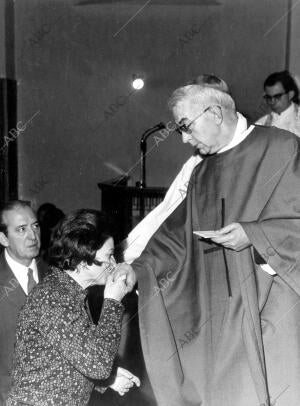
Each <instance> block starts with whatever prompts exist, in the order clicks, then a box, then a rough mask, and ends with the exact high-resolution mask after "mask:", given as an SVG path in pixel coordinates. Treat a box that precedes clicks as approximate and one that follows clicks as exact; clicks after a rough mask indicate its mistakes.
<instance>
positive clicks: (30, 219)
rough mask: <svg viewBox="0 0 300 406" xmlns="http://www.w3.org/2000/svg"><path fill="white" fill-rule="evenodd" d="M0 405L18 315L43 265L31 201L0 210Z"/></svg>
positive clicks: (6, 386) (6, 385)
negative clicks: (1, 247)
mask: <svg viewBox="0 0 300 406" xmlns="http://www.w3.org/2000/svg"><path fill="white" fill-rule="evenodd" d="M0 244H1V245H2V246H3V247H4V250H3V251H2V252H1V254H0V319H1V322H0V406H3V405H4V402H5V399H6V396H7V393H8V390H9V387H10V383H11V376H10V374H11V368H12V356H13V350H14V342H15V330H16V324H17V319H18V313H19V310H20V309H21V307H22V306H23V304H24V302H25V300H26V296H27V295H28V293H29V292H30V290H31V289H32V288H33V287H34V285H36V284H37V283H38V282H39V280H40V278H41V276H42V270H43V264H42V263H41V262H39V260H38V259H36V257H37V256H38V254H39V250H40V227H39V223H38V221H37V218H36V215H35V213H34V212H33V210H32V208H31V207H30V204H29V202H25V201H22V200H15V201H10V202H8V203H5V204H4V205H3V206H2V207H1V209H0Z"/></svg>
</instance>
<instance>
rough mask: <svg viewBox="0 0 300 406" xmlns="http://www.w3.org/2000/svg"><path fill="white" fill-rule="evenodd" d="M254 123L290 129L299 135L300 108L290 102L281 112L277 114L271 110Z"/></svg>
mask: <svg viewBox="0 0 300 406" xmlns="http://www.w3.org/2000/svg"><path fill="white" fill-rule="evenodd" d="M256 124H259V125H265V126H267V127H271V126H274V127H277V128H280V129H282V130H287V131H290V132H292V133H294V134H296V135H298V137H300V108H299V106H298V105H297V104H295V103H291V105H290V106H289V107H288V108H287V109H286V110H284V111H283V112H282V113H280V114H277V113H275V112H274V111H272V113H270V114H266V115H265V116H263V117H261V118H260V119H259V120H257V122H256Z"/></svg>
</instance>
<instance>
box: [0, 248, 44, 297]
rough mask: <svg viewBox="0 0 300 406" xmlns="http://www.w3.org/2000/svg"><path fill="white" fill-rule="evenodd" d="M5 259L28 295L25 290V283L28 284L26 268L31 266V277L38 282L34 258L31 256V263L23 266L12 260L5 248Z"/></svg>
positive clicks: (26, 292)
mask: <svg viewBox="0 0 300 406" xmlns="http://www.w3.org/2000/svg"><path fill="white" fill-rule="evenodd" d="M4 255H5V259H6V262H7V263H8V265H9V267H10V269H11V270H12V272H13V274H14V275H15V278H16V279H17V281H18V282H19V284H20V285H21V288H22V289H23V290H24V292H25V294H26V295H28V291H27V284H28V268H31V269H32V271H33V279H34V280H35V281H36V283H38V282H39V275H38V270H37V266H36V260H35V259H34V258H33V260H32V261H31V264H30V265H29V266H25V265H22V264H20V262H17V261H16V260H14V259H13V258H12V257H11V256H10V255H9V253H8V252H7V249H6V248H5V251H4Z"/></svg>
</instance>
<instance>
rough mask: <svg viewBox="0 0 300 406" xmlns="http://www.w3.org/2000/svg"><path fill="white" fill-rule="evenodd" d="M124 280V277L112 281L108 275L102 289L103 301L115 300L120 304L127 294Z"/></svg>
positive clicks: (111, 277) (111, 276)
mask: <svg viewBox="0 0 300 406" xmlns="http://www.w3.org/2000/svg"><path fill="white" fill-rule="evenodd" d="M125 279H126V276H125V275H121V276H119V277H117V278H116V277H115V279H113V275H108V276H107V279H106V284H105V289H104V299H115V300H118V301H119V302H120V301H121V300H122V299H123V297H124V296H125V295H126V293H127V286H126V283H125Z"/></svg>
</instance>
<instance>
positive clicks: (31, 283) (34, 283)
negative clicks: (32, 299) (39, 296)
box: [27, 268, 37, 295]
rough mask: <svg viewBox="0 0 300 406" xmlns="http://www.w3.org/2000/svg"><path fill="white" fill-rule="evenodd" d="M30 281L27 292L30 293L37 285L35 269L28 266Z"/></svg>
mask: <svg viewBox="0 0 300 406" xmlns="http://www.w3.org/2000/svg"><path fill="white" fill-rule="evenodd" d="M27 275H28V282H27V294H28V295H29V293H30V291H31V290H32V289H33V288H34V287H35V285H37V283H36V281H35V280H34V278H33V270H32V269H31V268H28V272H27Z"/></svg>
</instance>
